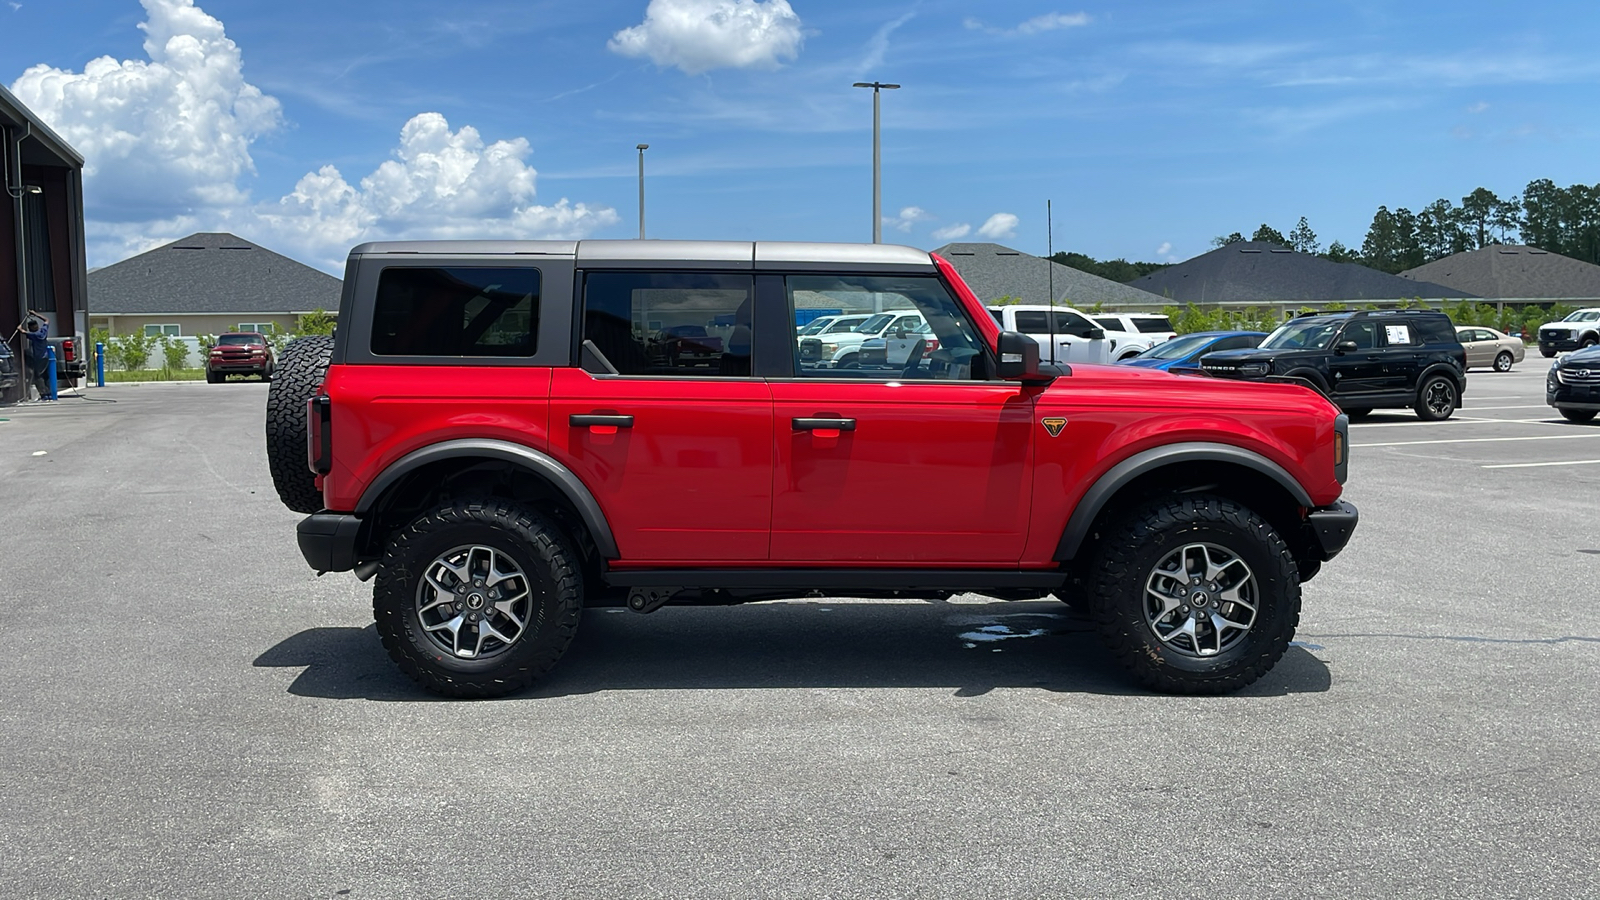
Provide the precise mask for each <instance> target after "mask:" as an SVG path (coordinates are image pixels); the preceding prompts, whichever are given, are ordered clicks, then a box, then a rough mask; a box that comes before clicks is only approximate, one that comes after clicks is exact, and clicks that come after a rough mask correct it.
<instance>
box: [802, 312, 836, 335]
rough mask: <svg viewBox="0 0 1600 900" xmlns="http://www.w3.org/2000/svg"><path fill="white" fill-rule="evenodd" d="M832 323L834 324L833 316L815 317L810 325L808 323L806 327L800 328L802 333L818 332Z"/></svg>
mask: <svg viewBox="0 0 1600 900" xmlns="http://www.w3.org/2000/svg"><path fill="white" fill-rule="evenodd" d="M831 324H833V316H823V317H822V318H820V319H813V320H812V322H811V324H810V325H807V326H806V327H804V328H802V329H800V333H801V334H817V333H818V332H820V331H822V329H824V328H827V327H828V326H829V325H831Z"/></svg>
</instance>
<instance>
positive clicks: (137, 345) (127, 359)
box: [106, 331, 155, 372]
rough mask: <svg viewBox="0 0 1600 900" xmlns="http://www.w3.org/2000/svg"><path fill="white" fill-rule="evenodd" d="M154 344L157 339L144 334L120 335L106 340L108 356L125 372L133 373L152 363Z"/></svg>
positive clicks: (136, 332)
mask: <svg viewBox="0 0 1600 900" xmlns="http://www.w3.org/2000/svg"><path fill="white" fill-rule="evenodd" d="M154 344H155V339H154V338H151V337H147V336H146V335H145V334H143V333H142V332H138V331H135V332H133V333H131V334H119V335H117V336H116V337H113V338H108V339H107V340H106V356H108V357H110V359H111V360H112V361H113V362H115V363H116V364H117V366H118V367H119V368H121V369H123V370H124V371H128V372H133V371H137V370H139V369H143V368H144V367H145V364H146V363H148V362H149V361H150V349H151V347H153V346H154Z"/></svg>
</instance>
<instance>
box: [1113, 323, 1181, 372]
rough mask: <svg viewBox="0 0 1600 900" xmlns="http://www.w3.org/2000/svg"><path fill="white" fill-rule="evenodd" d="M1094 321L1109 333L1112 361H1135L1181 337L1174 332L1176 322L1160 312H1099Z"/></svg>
mask: <svg viewBox="0 0 1600 900" xmlns="http://www.w3.org/2000/svg"><path fill="white" fill-rule="evenodd" d="M1094 320H1095V321H1096V322H1097V323H1099V325H1100V327H1101V328H1104V329H1105V330H1106V339H1107V340H1109V341H1110V342H1111V358H1112V359H1114V360H1116V361H1117V362H1122V361H1123V360H1125V359H1133V358H1134V357H1135V356H1138V355H1139V354H1141V353H1143V352H1144V351H1146V350H1149V349H1150V348H1151V347H1154V346H1155V345H1157V344H1164V343H1166V342H1167V341H1170V340H1172V339H1173V338H1175V337H1177V336H1178V333H1177V332H1176V331H1174V330H1173V329H1172V320H1170V319H1168V318H1167V317H1166V316H1163V315H1161V314H1160V313H1096V314H1095V317H1094Z"/></svg>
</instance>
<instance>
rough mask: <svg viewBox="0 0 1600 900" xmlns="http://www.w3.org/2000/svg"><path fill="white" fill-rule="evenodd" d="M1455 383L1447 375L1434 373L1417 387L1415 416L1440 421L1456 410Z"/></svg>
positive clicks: (1424, 419) (1428, 420)
mask: <svg viewBox="0 0 1600 900" xmlns="http://www.w3.org/2000/svg"><path fill="white" fill-rule="evenodd" d="M1459 396H1460V395H1459V392H1458V391H1457V390H1456V383H1455V382H1454V381H1452V380H1451V379H1450V378H1449V376H1446V375H1435V376H1433V377H1432V378H1429V379H1428V380H1427V381H1424V382H1423V383H1422V387H1420V388H1418V389H1417V404H1416V413H1417V418H1419V419H1422V420H1423V421H1426V422H1442V421H1444V420H1445V419H1448V418H1450V416H1451V414H1452V413H1454V412H1455V411H1456V402H1457V398H1458V397H1459Z"/></svg>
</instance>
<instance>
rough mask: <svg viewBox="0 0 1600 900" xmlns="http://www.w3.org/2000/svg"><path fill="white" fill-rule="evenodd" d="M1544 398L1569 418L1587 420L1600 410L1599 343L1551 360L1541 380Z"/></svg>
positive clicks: (1574, 420) (1591, 418)
mask: <svg viewBox="0 0 1600 900" xmlns="http://www.w3.org/2000/svg"><path fill="white" fill-rule="evenodd" d="M1544 392H1545V393H1544V399H1545V402H1546V403H1548V404H1550V405H1551V406H1554V407H1555V408H1556V409H1557V410H1559V411H1560V413H1561V415H1562V416H1563V417H1564V418H1565V419H1566V420H1567V421H1568V422H1589V421H1592V420H1593V419H1594V417H1595V414H1596V413H1600V347H1585V348H1584V349H1582V350H1579V351H1577V352H1576V353H1568V354H1567V355H1566V356H1563V357H1561V359H1559V360H1557V361H1556V362H1554V363H1552V364H1551V366H1550V372H1549V374H1548V375H1546V376H1545V382H1544Z"/></svg>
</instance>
